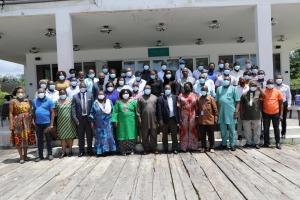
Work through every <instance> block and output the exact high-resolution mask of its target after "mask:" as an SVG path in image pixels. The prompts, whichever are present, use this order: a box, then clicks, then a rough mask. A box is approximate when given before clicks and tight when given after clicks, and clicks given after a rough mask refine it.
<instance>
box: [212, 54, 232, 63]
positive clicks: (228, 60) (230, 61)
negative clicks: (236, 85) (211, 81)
mask: <svg viewBox="0 0 300 200" xmlns="http://www.w3.org/2000/svg"><path fill="white" fill-rule="evenodd" d="M219 60H224V62H228V63H229V64H230V65H232V64H233V55H223V56H219ZM216 64H218V63H216Z"/></svg>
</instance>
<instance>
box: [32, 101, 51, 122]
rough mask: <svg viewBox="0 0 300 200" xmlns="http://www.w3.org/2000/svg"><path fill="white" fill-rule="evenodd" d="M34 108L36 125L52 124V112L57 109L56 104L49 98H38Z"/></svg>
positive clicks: (34, 102)
mask: <svg viewBox="0 0 300 200" xmlns="http://www.w3.org/2000/svg"><path fill="white" fill-rule="evenodd" d="M32 107H33V108H34V111H35V123H36V124H50V119H51V110H52V109H54V108H55V104H54V103H53V101H52V100H51V99H49V98H48V97H45V98H44V99H39V98H36V99H34V100H33V102H32Z"/></svg>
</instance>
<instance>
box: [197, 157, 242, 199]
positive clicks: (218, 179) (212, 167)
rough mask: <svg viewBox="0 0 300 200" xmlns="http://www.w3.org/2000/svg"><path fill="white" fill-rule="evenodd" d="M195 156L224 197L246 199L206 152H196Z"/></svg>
mask: <svg viewBox="0 0 300 200" xmlns="http://www.w3.org/2000/svg"><path fill="white" fill-rule="evenodd" d="M193 156H194V157H195V158H196V160H197V162H198V164H199V166H200V167H201V168H202V170H203V171H204V173H205V174H206V176H207V178H208V180H209V181H210V183H211V184H212V185H213V187H214V188H215V190H216V192H217V193H218V195H219V196H220V197H221V198H222V199H224V200H227V199H228V200H232V199H235V200H236V199H245V198H244V196H243V195H242V194H241V193H240V192H239V190H238V189H237V188H236V187H235V186H234V185H233V184H232V183H231V182H230V180H229V179H228V178H227V177H226V176H225V175H224V174H223V172H222V171H221V170H220V169H219V168H218V167H217V166H216V164H215V163H213V162H212V161H211V159H210V158H209V157H208V156H207V155H206V154H203V153H201V154H199V153H198V154H195V153H194V154H193ZM224 186H226V187H224Z"/></svg>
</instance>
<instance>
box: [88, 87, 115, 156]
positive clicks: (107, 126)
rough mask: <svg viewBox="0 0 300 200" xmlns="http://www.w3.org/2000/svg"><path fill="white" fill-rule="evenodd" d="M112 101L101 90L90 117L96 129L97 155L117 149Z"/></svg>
mask: <svg viewBox="0 0 300 200" xmlns="http://www.w3.org/2000/svg"><path fill="white" fill-rule="evenodd" d="M112 108H113V105H112V102H111V100H109V99H106V97H105V95H104V92H103V90H101V89H100V90H99V93H98V97H97V100H95V101H94V103H93V106H92V109H91V112H90V116H89V117H90V119H91V121H92V123H91V125H92V129H95V130H96V132H95V145H94V146H95V150H96V154H97V156H100V155H103V154H104V153H109V152H113V151H116V143H115V139H114V136H113V130H112V125H111V113H112Z"/></svg>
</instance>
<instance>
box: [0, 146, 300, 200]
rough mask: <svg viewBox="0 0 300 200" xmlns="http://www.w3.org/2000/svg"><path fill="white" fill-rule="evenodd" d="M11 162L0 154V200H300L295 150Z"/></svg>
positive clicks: (13, 158)
mask: <svg viewBox="0 0 300 200" xmlns="http://www.w3.org/2000/svg"><path fill="white" fill-rule="evenodd" d="M16 162H17V154H16V151H15V150H1V151H0V194H1V195H0V199H5V200H7V199H43V200H44V199H51V200H53V199H59V200H62V199H97V200H100V199H120V200H126V199H137V200H146V199H166V200H173V199H177V200H184V199H228V200H236V199H260V200H261V199H272V200H273V199H281V200H282V199H299V198H300V146H284V147H283V149H282V150H281V151H279V150H277V149H260V150H254V149H242V150H240V149H239V150H237V151H235V152H231V151H216V153H207V154H201V153H180V154H178V155H173V154H169V155H166V154H158V155H153V154H150V155H145V156H141V155H132V156H127V157H123V156H110V157H104V158H96V157H82V158H78V157H76V156H74V157H71V158H64V159H54V160H53V161H51V162H49V161H41V162H39V163H34V162H26V163H25V164H23V165H20V164H18V163H16Z"/></svg>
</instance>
